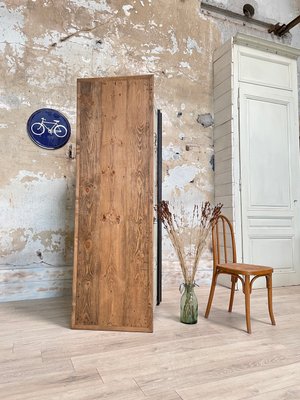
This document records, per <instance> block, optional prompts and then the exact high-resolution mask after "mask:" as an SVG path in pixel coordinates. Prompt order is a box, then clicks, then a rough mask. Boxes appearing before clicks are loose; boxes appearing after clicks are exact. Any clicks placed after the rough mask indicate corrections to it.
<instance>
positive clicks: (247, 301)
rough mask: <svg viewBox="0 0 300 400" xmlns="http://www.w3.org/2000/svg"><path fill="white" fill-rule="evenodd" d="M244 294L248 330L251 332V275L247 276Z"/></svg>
mask: <svg viewBox="0 0 300 400" xmlns="http://www.w3.org/2000/svg"><path fill="white" fill-rule="evenodd" d="M244 294H245V307H246V324H247V332H248V333H251V321H250V276H249V275H246V276H245V284H244Z"/></svg>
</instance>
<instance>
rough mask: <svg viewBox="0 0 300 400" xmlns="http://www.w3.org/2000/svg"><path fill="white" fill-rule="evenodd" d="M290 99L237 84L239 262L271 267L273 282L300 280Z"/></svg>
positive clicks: (295, 135) (294, 131)
mask: <svg viewBox="0 0 300 400" xmlns="http://www.w3.org/2000/svg"><path fill="white" fill-rule="evenodd" d="M293 104H294V99H293V98H292V97H291V95H290V94H289V93H287V92H284V91H282V90H278V89H271V88H267V87H257V86H254V85H247V84H243V85H241V89H240V132H241V133H240V165H241V202H242V232H243V261H244V262H249V263H253V264H262V265H268V266H272V267H273V268H274V272H275V273H274V285H275V286H276V285H277V286H281V285H290V284H299V283H300V268H299V266H300V257H299V247H300V246H299V244H300V243H299V228H300V226H299V201H298V200H299V189H298V186H299V178H300V174H299V155H298V151H299V150H298V149H299V144H298V133H297V129H296V128H297V127H296V126H295V124H293V123H292V122H291V121H294V120H295V118H294V115H293V113H294V112H295V110H294V109H293ZM259 281H260V280H257V281H256V282H258V285H259ZM261 284H262V285H263V286H264V285H265V283H264V282H262V283H261Z"/></svg>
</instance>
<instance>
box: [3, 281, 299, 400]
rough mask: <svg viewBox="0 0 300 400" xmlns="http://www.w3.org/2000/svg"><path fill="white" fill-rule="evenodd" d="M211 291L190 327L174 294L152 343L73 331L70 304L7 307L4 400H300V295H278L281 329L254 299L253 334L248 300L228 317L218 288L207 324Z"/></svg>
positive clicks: (132, 336) (287, 291)
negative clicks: (246, 315) (248, 322)
mask: <svg viewBox="0 0 300 400" xmlns="http://www.w3.org/2000/svg"><path fill="white" fill-rule="evenodd" d="M208 291H209V288H197V294H198V299H199V309H200V310H199V312H200V316H199V322H198V324H197V325H191V326H188V325H184V324H181V323H180V322H179V320H178V304H179V299H180V294H179V292H178V289H177V288H176V289H173V290H168V291H165V293H164V302H163V303H162V304H161V305H160V306H159V307H157V308H156V310H155V324H154V329H155V330H154V333H153V334H148V333H124V332H94V331H79V330H77V331H75V330H71V329H69V320H70V303H71V300H70V298H56V299H46V300H34V301H33V300H31V301H23V302H11V303H2V304H0V323H1V324H0V352H1V357H0V374H1V375H0V398H1V400H10V399H11V400H19V399H20V400H21V399H22V400H26V399H30V400H35V399H39V400H44V399H47V400H48V399H55V400H56V399H72V400H73V399H74V400H90V399H107V400H127V399H128V400H147V399H149V400H179V399H182V400H192V399H193V400H206V399H207V400H215V399H220V400H240V399H249V400H250V399H251V400H291V399H297V400H299V399H300V286H294V287H290V288H277V289H274V312H275V317H276V321H277V326H275V327H274V326H272V325H270V323H269V317H268V310H267V301H266V300H267V297H266V291H265V290H264V289H259V290H255V291H254V292H253V294H252V310H251V315H252V329H253V333H252V335H248V334H247V333H246V332H245V319H244V303H243V300H244V299H243V294H242V293H240V292H238V293H236V299H235V304H234V312H233V313H232V314H229V313H228V312H227V311H226V308H227V303H228V298H229V292H228V290H227V289H225V288H221V287H218V288H217V290H216V297H215V301H214V304H213V307H212V310H211V315H210V318H209V319H208V320H206V319H204V317H203V314H204V310H205V306H206V301H207V297H208Z"/></svg>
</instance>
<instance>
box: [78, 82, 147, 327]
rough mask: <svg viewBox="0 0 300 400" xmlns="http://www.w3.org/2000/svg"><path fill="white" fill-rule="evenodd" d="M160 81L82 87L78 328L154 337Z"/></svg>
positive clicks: (79, 90)
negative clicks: (155, 124)
mask: <svg viewBox="0 0 300 400" xmlns="http://www.w3.org/2000/svg"><path fill="white" fill-rule="evenodd" d="M152 153H153V77H152V76H139V77H124V78H98V79H81V80H79V81H78V159H77V162H78V164H77V165H78V171H77V204H76V224H75V269H74V283H73V316H72V327H74V328H82V329H104V330H105V329H109V330H128V331H152V317H153V316H152V313H153V310H152V291H153V290H152V279H153V276H152V274H153V261H152V242H153V241H152V224H153V211H152V209H153V199H152V197H153V193H152V191H153V172H152V169H153V165H152V164H153V160H152V158H153V156H152Z"/></svg>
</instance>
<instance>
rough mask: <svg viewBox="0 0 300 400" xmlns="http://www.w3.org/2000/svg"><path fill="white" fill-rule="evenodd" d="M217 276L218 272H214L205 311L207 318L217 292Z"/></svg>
mask: <svg viewBox="0 0 300 400" xmlns="http://www.w3.org/2000/svg"><path fill="white" fill-rule="evenodd" d="M217 278H218V274H217V273H214V274H213V277H212V282H211V287H210V292H209V298H208V303H207V306H206V311H205V315H204V316H205V318H208V316H209V312H210V309H211V305H212V301H213V298H214V294H215V288H216V284H217Z"/></svg>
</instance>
